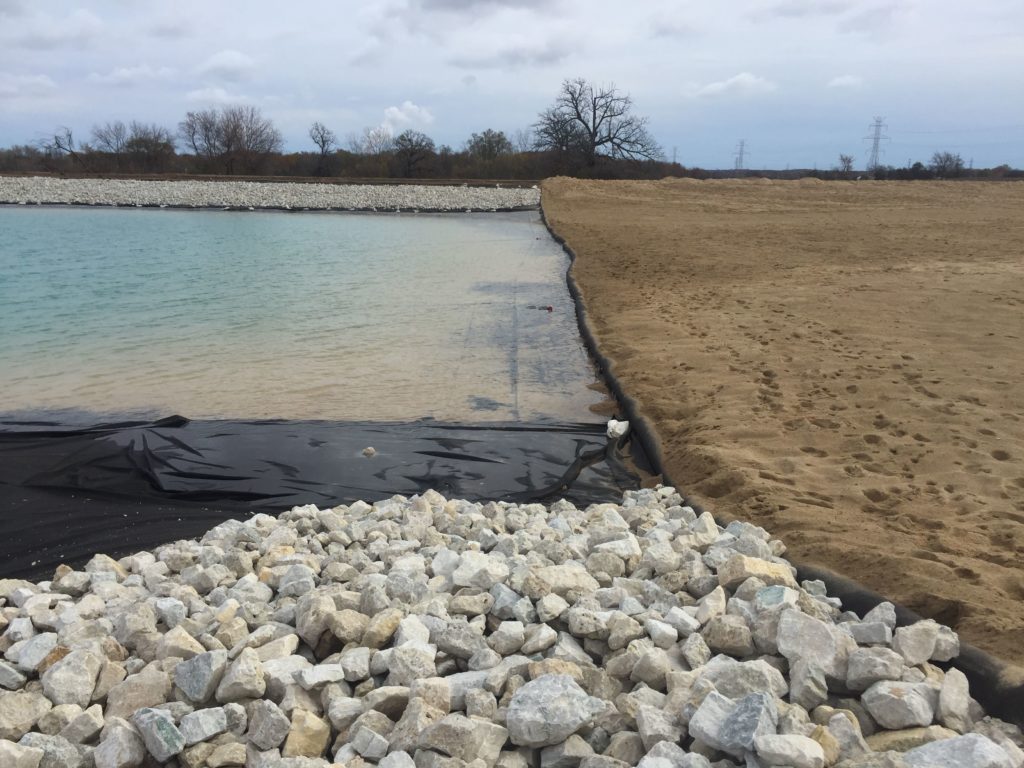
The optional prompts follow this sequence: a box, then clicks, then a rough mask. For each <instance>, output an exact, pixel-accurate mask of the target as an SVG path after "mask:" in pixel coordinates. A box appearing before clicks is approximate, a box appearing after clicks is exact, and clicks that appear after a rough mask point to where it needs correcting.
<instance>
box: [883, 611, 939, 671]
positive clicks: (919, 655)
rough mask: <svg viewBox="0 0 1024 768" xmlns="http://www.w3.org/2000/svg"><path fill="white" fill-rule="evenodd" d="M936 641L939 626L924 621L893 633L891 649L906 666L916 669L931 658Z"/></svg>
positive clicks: (930, 621)
mask: <svg viewBox="0 0 1024 768" xmlns="http://www.w3.org/2000/svg"><path fill="white" fill-rule="evenodd" d="M938 639H939V625H938V624H937V623H935V622H934V621H932V620H931V619H925V620H924V621H918V622H916V623H914V624H911V625H910V626H909V627H900V628H899V629H897V630H896V631H895V633H893V639H892V648H893V650H894V651H896V652H897V653H898V654H900V656H902V657H903V658H904V659H905V660H906V662H907V666H909V667H916V666H917V665H918V664H923V663H924V662H926V661H928V659H930V658H931V657H932V653H934V652H935V643H936V641H937V640H938Z"/></svg>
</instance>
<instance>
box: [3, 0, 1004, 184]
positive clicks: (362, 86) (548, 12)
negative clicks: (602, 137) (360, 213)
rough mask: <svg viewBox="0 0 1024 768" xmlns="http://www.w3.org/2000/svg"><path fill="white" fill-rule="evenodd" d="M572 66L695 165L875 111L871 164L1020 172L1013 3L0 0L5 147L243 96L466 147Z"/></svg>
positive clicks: (849, 141) (834, 134)
mask: <svg viewBox="0 0 1024 768" xmlns="http://www.w3.org/2000/svg"><path fill="white" fill-rule="evenodd" d="M576 77H583V78H585V79H587V80H588V81H590V82H592V83H594V84H598V85H601V84H603V85H614V86H615V87H616V88H617V89H618V90H619V91H620V92H622V93H626V94H629V95H630V96H631V98H632V100H633V104H634V109H635V112H636V113H637V114H638V115H642V116H646V117H647V118H648V119H649V129H650V131H651V133H652V134H653V135H654V137H655V138H656V139H657V140H658V142H659V143H660V144H661V146H662V147H663V149H664V152H665V155H666V158H667V159H669V160H671V159H673V158H674V159H676V160H677V161H678V162H680V163H682V164H684V165H686V166H699V167H704V168H727V167H732V166H733V164H734V162H735V153H736V150H737V147H738V144H739V142H740V141H741V140H743V141H744V142H745V150H746V155H745V165H746V167H748V168H753V169H761V168H787V167H790V168H821V169H825V168H830V167H833V166H834V165H836V163H837V162H838V156H839V154H840V153H845V154H849V155H853V156H854V158H855V161H854V166H855V167H857V168H862V167H864V165H865V164H866V162H867V159H868V153H869V151H870V142H868V141H866V140H865V137H866V136H868V135H869V134H870V133H871V132H872V131H871V129H870V124H871V123H872V122H873V120H874V119H875V118H876V117H882V118H884V122H885V125H886V128H885V130H884V132H883V136H884V137H885V139H884V140H883V141H882V142H881V149H882V155H881V161H882V162H884V163H887V164H891V165H897V166H902V165H905V164H906V163H907V162H908V160H921V161H924V162H927V161H928V159H929V158H930V157H931V155H932V153H934V152H936V151H951V152H957V153H959V154H960V155H961V156H962V157H963V159H964V161H965V162H972V163H973V165H974V166H975V167H990V166H994V165H999V164H1002V163H1008V164H1010V165H1012V166H1014V167H1017V168H1021V167H1024V3H1022V2H1021V0H974V1H973V2H964V0H632V2H623V1H622V0H363V1H361V2H354V1H351V0H333V1H331V0H307V1H305V2H293V3H281V2H279V1H278V2H273V3H271V2H265V1H264V0H246V1H245V2H240V1H238V0H219V1H216V2H214V1H211V0H201V1H200V2H195V1H194V0H173V2H169V1H168V0H162V1H160V0H157V1H150V2H136V1H135V0H91V1H88V2H61V1H60V0H0V146H11V145H14V144H25V143H32V142H34V141H37V140H40V139H42V138H44V137H46V136H47V135H52V134H53V132H54V130H55V129H56V128H58V127H60V126H67V127H69V128H71V129H72V130H73V132H74V135H75V137H76V138H77V139H79V140H82V139H85V140H87V139H88V134H89V132H90V130H91V128H92V127H93V126H95V125H97V124H102V123H104V122H107V121H111V120H123V121H125V122H129V121H131V120H138V121H140V122H146V123H159V124H161V125H164V126H166V127H168V128H176V126H177V124H178V122H179V121H181V119H182V118H183V117H184V115H185V113H186V112H188V111H189V110H196V109H205V108H209V107H220V106H224V105H233V104H244V105H254V106H257V107H259V108H260V109H261V111H262V112H263V114H264V115H265V116H266V117H269V118H270V119H271V120H272V121H273V122H274V123H275V125H276V126H277V127H278V128H279V129H280V130H281V132H282V134H283V135H284V139H285V148H286V149H287V150H293V151H301V150H307V151H312V150H313V149H314V147H313V144H312V142H311V141H310V139H309V136H308V129H309V126H310V124H312V122H313V121H316V120H319V121H321V122H322V123H324V124H325V125H327V126H328V127H330V128H331V129H332V130H333V131H334V132H335V133H336V134H337V135H338V137H339V139H340V140H341V143H342V145H343V146H345V145H347V144H348V139H349V137H352V136H355V135H357V134H359V133H361V132H362V131H363V130H364V129H365V128H368V127H376V126H380V125H383V126H386V127H387V128H388V129H389V130H391V131H392V132H394V133H399V132H401V131H403V130H406V129H410V128H411V129H414V130H418V131H422V132H424V133H426V134H427V135H429V136H431V137H432V138H433V139H434V140H435V142H436V143H437V144H438V145H441V144H447V145H449V146H451V147H453V148H455V149H459V148H461V147H462V146H463V145H464V143H465V141H466V139H467V138H469V136H470V134H471V133H473V132H480V131H483V130H484V129H486V128H492V129H494V130H502V131H505V132H506V134H508V135H509V136H512V135H514V134H515V133H516V132H517V131H522V130H525V129H527V128H529V126H530V125H531V124H532V123H533V122H534V121H535V120H536V118H537V114H538V113H539V112H540V111H541V110H543V109H545V108H546V107H547V106H549V105H551V104H552V103H553V101H554V99H555V97H556V96H557V94H558V90H559V87H560V84H561V83H562V82H563V81H564V80H565V79H566V78H576Z"/></svg>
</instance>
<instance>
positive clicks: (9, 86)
mask: <svg viewBox="0 0 1024 768" xmlns="http://www.w3.org/2000/svg"><path fill="white" fill-rule="evenodd" d="M56 90H57V84H56V83H55V82H53V80H51V79H50V78H49V77H48V76H47V75H12V74H10V73H9V72H0V100H7V99H23V98H32V97H39V96H49V95H51V94H52V93H54V92H55V91H56Z"/></svg>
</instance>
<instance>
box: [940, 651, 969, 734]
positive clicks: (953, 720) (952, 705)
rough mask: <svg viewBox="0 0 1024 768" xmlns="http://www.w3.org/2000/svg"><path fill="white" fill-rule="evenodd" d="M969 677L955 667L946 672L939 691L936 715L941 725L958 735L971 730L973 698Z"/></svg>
mask: <svg viewBox="0 0 1024 768" xmlns="http://www.w3.org/2000/svg"><path fill="white" fill-rule="evenodd" d="M968 688H969V686H968V683H967V677H966V676H965V675H964V673H963V672H961V671H960V670H959V669H957V668H955V667H953V668H951V669H950V670H949V671H947V672H946V676H945V677H944V678H943V680H942V688H940V689H939V705H938V711H937V712H936V715H937V717H938V720H939V722H940V723H942V724H943V725H944V726H946V727H947V728H950V729H952V730H954V731H956V732H957V733H967V731H969V730H970V729H971V716H970V705H971V696H970V691H969V690H968Z"/></svg>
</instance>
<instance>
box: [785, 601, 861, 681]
mask: <svg viewBox="0 0 1024 768" xmlns="http://www.w3.org/2000/svg"><path fill="white" fill-rule="evenodd" d="M777 643H778V648H779V653H781V654H782V655H783V656H785V657H786V658H787V659H789V661H790V663H792V662H794V661H796V660H798V659H805V660H806V661H807V662H808V663H811V664H813V665H815V666H817V667H819V668H820V669H821V671H822V672H824V673H825V676H826V678H831V679H835V680H840V681H844V682H845V680H846V668H847V662H848V659H849V656H850V653H851V652H852V651H854V650H856V648H857V643H856V642H855V641H854V639H853V638H852V637H850V636H849V635H847V634H845V633H844V632H842V631H840V630H839V629H838V628H837V627H835V625H831V624H826V623H825V622H824V621H821V620H820V619H816V618H814V617H812V616H808V615H807V614H805V613H802V612H801V611H796V610H786V611H783V612H782V614H781V615H780V617H779V629H778V638H777Z"/></svg>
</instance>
